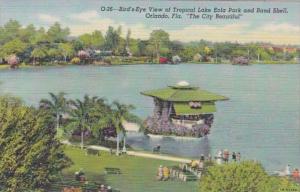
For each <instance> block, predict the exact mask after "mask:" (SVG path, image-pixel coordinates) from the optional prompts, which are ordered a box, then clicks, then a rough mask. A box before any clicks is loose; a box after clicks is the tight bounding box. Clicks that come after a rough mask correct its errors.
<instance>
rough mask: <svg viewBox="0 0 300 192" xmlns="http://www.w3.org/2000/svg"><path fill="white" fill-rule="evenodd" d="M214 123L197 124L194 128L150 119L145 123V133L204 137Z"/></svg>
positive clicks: (168, 121)
mask: <svg viewBox="0 0 300 192" xmlns="http://www.w3.org/2000/svg"><path fill="white" fill-rule="evenodd" d="M211 125H212V122H209V123H207V122H206V123H204V124H195V125H193V126H192V127H190V126H184V125H178V124H174V123H172V122H171V121H170V120H163V119H158V118H154V117H148V118H147V119H146V121H145V127H146V128H145V133H147V134H152V135H164V136H180V137H196V138H199V137H203V136H205V135H207V134H209V132H210V128H211Z"/></svg>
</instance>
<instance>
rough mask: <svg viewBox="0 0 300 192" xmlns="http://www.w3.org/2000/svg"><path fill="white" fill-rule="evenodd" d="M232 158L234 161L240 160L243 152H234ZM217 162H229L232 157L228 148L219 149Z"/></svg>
mask: <svg viewBox="0 0 300 192" xmlns="http://www.w3.org/2000/svg"><path fill="white" fill-rule="evenodd" d="M231 158H232V160H233V161H240V160H241V153H240V152H232V153H231ZM215 159H216V161H217V164H219V165H220V164H222V163H223V162H225V163H228V162H229V159H230V152H229V150H228V149H224V150H219V151H218V153H217V156H216V157H215Z"/></svg>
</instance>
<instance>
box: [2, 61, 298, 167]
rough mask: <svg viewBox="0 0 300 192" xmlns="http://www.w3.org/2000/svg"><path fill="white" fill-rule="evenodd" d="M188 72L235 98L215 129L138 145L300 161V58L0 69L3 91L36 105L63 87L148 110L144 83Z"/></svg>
mask: <svg viewBox="0 0 300 192" xmlns="http://www.w3.org/2000/svg"><path fill="white" fill-rule="evenodd" d="M180 80H186V81H188V82H190V83H191V84H192V85H197V86H200V87H201V88H203V89H206V90H209V91H212V92H216V93H219V94H222V95H224V96H227V97H229V98H230V100H229V101H224V102H218V103H217V112H216V113H215V122H214V124H213V127H212V131H211V134H210V135H209V136H208V137H207V138H202V139H192V140H187V139H174V138H162V139H159V138H148V137H145V136H142V135H131V136H130V137H129V139H128V142H129V143H130V144H131V145H132V146H133V147H134V148H136V149H143V150H151V149H152V147H153V146H155V145H157V144H160V145H161V146H162V151H163V152H164V153H168V154H173V155H179V156H185V157H193V158H198V157H199V155H200V154H201V153H204V154H207V153H212V154H214V153H216V151H217V150H218V149H225V148H227V149H229V150H231V151H239V152H241V154H242V158H247V159H257V160H259V161H261V162H262V163H263V165H264V166H265V167H266V168H267V169H268V170H269V171H272V170H278V169H281V168H283V167H284V166H285V165H286V164H291V165H292V167H298V168H299V167H300V123H299V121H300V120H299V119H300V65H251V66H233V65H222V64H220V65H201V64H198V65H196V64H181V65H140V66H139V65H132V66H114V67H97V66H69V67H51V68H35V69H20V70H17V71H14V70H1V71H0V82H2V84H1V85H0V93H2V94H3V93H8V94H12V95H15V96H19V97H21V98H22V99H23V100H24V101H25V102H26V103H27V104H30V105H37V103H38V101H39V100H40V99H41V98H44V97H47V96H48V95H47V94H48V92H59V91H64V92H66V93H67V94H68V97H70V98H81V97H82V96H83V95H84V94H90V95H97V96H99V97H106V98H107V99H108V100H109V101H113V100H119V101H121V102H124V103H128V104H129V103H130V104H134V105H135V106H136V110H135V111H134V112H135V113H136V114H137V115H139V116H140V117H142V118H145V117H146V116H147V115H150V114H151V113H152V110H153V103H152V99H151V98H148V97H145V96H142V95H141V94H140V92H141V91H143V90H150V89H156V88H163V87H166V86H167V85H172V84H175V83H176V82H178V81H180Z"/></svg>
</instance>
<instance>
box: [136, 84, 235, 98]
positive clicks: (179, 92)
mask: <svg viewBox="0 0 300 192" xmlns="http://www.w3.org/2000/svg"><path fill="white" fill-rule="evenodd" d="M141 94H143V95H146V96H150V97H156V98H158V99H161V100H164V101H174V102H188V101H222V100H228V99H229V98H227V97H224V96H222V95H218V94H215V93H211V92H208V91H205V90H202V89H200V88H198V87H192V86H190V85H189V84H188V83H186V82H182V83H181V84H180V83H178V84H177V85H175V86H169V87H167V88H164V89H156V90H150V91H144V92H141Z"/></svg>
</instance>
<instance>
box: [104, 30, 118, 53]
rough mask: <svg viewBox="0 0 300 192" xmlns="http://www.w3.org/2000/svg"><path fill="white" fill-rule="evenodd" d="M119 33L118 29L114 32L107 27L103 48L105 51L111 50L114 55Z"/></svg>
mask: <svg viewBox="0 0 300 192" xmlns="http://www.w3.org/2000/svg"><path fill="white" fill-rule="evenodd" d="M120 32H121V29H120V28H119V29H118V30H115V29H114V28H113V27H111V26H109V27H108V30H107V32H106V35H105V48H106V49H107V50H112V51H113V52H114V53H116V51H117V48H118V46H119V43H120V35H121V34H120Z"/></svg>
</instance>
